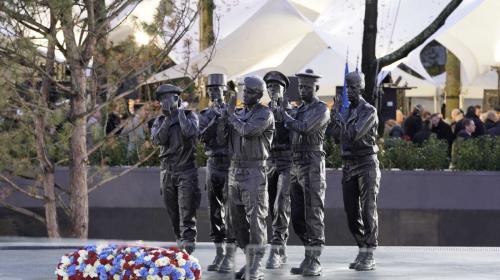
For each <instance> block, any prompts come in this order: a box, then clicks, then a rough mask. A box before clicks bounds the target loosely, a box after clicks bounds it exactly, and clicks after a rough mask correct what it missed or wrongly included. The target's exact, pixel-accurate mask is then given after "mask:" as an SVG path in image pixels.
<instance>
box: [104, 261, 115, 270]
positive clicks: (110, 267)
mask: <svg viewBox="0 0 500 280" xmlns="http://www.w3.org/2000/svg"><path fill="white" fill-rule="evenodd" d="M104 268H105V269H106V271H110V270H111V269H112V268H113V267H112V266H111V265H110V264H109V263H108V264H107V265H105V266H104Z"/></svg>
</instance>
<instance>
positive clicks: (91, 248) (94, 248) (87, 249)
mask: <svg viewBox="0 0 500 280" xmlns="http://www.w3.org/2000/svg"><path fill="white" fill-rule="evenodd" d="M85 250H86V251H88V252H95V250H96V246H94V245H92V246H86V247H85Z"/></svg>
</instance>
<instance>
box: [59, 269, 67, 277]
mask: <svg viewBox="0 0 500 280" xmlns="http://www.w3.org/2000/svg"><path fill="white" fill-rule="evenodd" d="M56 275H59V276H62V277H64V276H68V273H66V270H65V269H63V268H58V269H57V270H56Z"/></svg>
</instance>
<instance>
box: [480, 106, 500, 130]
mask: <svg viewBox="0 0 500 280" xmlns="http://www.w3.org/2000/svg"><path fill="white" fill-rule="evenodd" d="M483 116H484V119H483V120H482V121H483V122H484V129H485V130H490V129H491V128H494V127H495V126H496V125H497V121H498V118H497V114H496V112H495V111H493V110H489V111H488V112H486V113H485V114H483Z"/></svg>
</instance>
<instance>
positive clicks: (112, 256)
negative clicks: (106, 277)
mask: <svg viewBox="0 0 500 280" xmlns="http://www.w3.org/2000/svg"><path fill="white" fill-rule="evenodd" d="M114 258H115V256H114V255H113V254H109V255H108V257H107V258H106V259H108V260H112V259H114Z"/></svg>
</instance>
